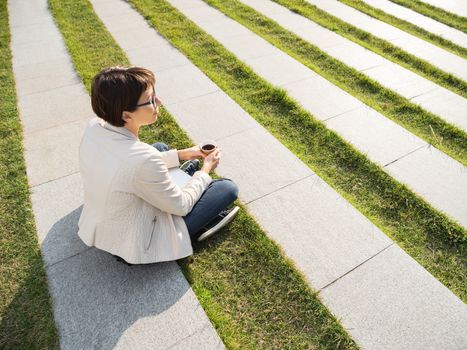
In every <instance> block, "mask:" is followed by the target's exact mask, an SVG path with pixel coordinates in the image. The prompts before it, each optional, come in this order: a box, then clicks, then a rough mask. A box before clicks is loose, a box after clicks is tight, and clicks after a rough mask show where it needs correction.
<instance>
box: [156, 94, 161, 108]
mask: <svg viewBox="0 0 467 350" xmlns="http://www.w3.org/2000/svg"><path fill="white" fill-rule="evenodd" d="M156 104H157V105H158V106H161V105H162V101H161V99H160V98H159V97H157V96H156Z"/></svg>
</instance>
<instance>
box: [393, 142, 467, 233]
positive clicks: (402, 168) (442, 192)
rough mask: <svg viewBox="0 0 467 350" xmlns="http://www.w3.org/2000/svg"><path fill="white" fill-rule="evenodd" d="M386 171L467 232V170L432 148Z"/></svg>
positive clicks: (420, 151)
mask: <svg viewBox="0 0 467 350" xmlns="http://www.w3.org/2000/svg"><path fill="white" fill-rule="evenodd" d="M385 169H386V171H387V172H388V173H389V174H391V175H392V176H393V177H394V178H395V179H397V180H398V181H400V182H401V183H404V184H406V185H407V186H408V187H409V188H411V189H412V190H413V191H414V192H415V193H417V194H419V195H420V196H421V197H423V198H425V199H426V201H427V202H428V203H430V204H431V205H433V207H435V208H436V209H438V210H441V211H443V212H445V213H446V214H447V215H448V216H451V217H452V218H454V219H455V220H456V221H458V222H459V223H460V224H461V225H462V226H464V228H467V200H466V198H467V167H465V166H463V165H462V164H460V163H458V162H456V161H454V160H453V159H452V158H450V157H448V156H447V155H446V154H444V153H442V152H441V151H439V150H438V149H436V148H434V147H429V146H428V147H424V148H421V149H419V150H417V151H416V152H414V153H411V154H409V155H408V156H406V157H403V158H402V159H400V160H398V161H397V162H394V163H392V164H390V165H388V166H387V167H386V168H385Z"/></svg>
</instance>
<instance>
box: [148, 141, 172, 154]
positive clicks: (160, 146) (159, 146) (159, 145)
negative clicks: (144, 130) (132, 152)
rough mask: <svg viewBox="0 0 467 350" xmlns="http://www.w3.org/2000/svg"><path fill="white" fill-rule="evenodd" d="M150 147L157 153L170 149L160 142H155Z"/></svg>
mask: <svg viewBox="0 0 467 350" xmlns="http://www.w3.org/2000/svg"><path fill="white" fill-rule="evenodd" d="M152 147H154V148H155V149H157V150H158V151H159V152H167V151H168V150H169V149H170V148H169V146H167V145H166V144H165V143H162V142H156V143H154V144H153V145H152Z"/></svg>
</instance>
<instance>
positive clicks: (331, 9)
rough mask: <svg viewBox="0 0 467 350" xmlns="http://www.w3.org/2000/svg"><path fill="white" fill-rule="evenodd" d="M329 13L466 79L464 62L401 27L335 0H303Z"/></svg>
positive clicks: (466, 72) (466, 62)
mask: <svg viewBox="0 0 467 350" xmlns="http://www.w3.org/2000/svg"><path fill="white" fill-rule="evenodd" d="M306 1H307V2H309V3H310V4H312V5H316V6H317V7H319V8H321V9H322V10H324V11H326V12H328V13H329V14H331V15H333V16H335V17H337V18H340V19H341V20H343V21H344V22H347V23H349V24H352V25H353V26H355V27H357V28H360V29H362V30H364V31H366V32H368V33H371V34H373V35H374V36H376V37H378V38H381V39H384V40H387V41H389V42H390V43H392V44H394V45H395V46H398V47H400V48H401V49H403V50H405V51H407V52H409V53H411V54H413V55H415V56H417V57H419V58H421V59H423V60H425V61H427V62H429V63H431V64H432V65H434V66H436V67H438V68H440V69H441V70H443V71H445V72H447V73H451V74H453V75H455V76H457V77H458V78H461V79H463V80H467V61H466V60H465V59H463V58H461V57H459V56H457V55H455V54H453V53H450V52H448V51H445V50H443V49H442V48H440V47H438V46H436V45H433V44H430V43H428V42H426V41H424V40H423V39H420V38H418V37H415V36H413V35H411V34H409V33H407V32H404V31H403V30H401V29H398V28H395V27H393V26H391V25H389V24H387V23H384V22H382V21H380V20H377V19H375V18H373V17H370V16H368V15H366V14H364V13H362V12H360V11H358V10H356V9H354V8H352V7H350V6H347V5H345V4H343V3H341V2H339V1H337V0H306Z"/></svg>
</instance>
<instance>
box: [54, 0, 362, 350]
mask: <svg viewBox="0 0 467 350" xmlns="http://www.w3.org/2000/svg"><path fill="white" fill-rule="evenodd" d="M49 4H50V6H51V9H52V12H53V15H54V17H55V20H56V22H57V23H58V25H59V27H60V29H61V31H62V34H63V36H64V39H65V42H66V45H67V47H68V50H69V52H70V54H71V56H72V59H73V62H74V65H75V68H76V70H77V71H78V72H79V74H80V76H81V77H84V78H83V83H84V84H85V86H86V87H87V89H88V91H89V86H90V81H91V78H92V76H93V75H94V74H95V73H97V72H98V71H99V70H100V69H101V68H103V67H106V66H109V65H115V64H120V65H128V64H129V61H128V59H127V58H126V57H125V54H124V53H123V52H122V50H121V49H120V48H119V47H118V46H117V44H116V43H115V41H114V40H113V38H112V37H111V36H110V34H109V33H108V32H107V30H106V29H105V28H104V26H103V24H102V22H101V21H100V20H99V19H98V18H97V16H96V15H95V13H94V12H93V9H92V6H91V5H90V4H89V2H88V1H87V0H79V1H77V0H49ZM83 38H86V40H83ZM109 57H112V58H109ZM91 63H92V65H91ZM141 139H142V140H143V141H146V142H154V141H155V140H157V141H162V142H165V143H167V144H169V145H171V146H172V147H175V148H184V147H188V146H190V145H191V141H190V140H189V138H188V137H187V135H186V134H185V133H184V132H183V131H182V130H181V129H180V128H179V127H178V125H177V124H176V122H175V120H174V119H173V118H172V117H171V116H170V115H169V113H168V112H167V111H165V110H163V112H162V115H161V116H160V117H159V119H158V123H157V125H156V126H151V127H146V128H144V130H142V135H141ZM198 248H199V250H198V251H197V253H196V254H195V255H194V257H193V258H192V259H183V260H181V261H180V262H179V263H180V266H181V267H182V270H183V271H184V273H185V275H186V276H187V279H188V280H189V282H190V284H191V285H192V287H193V290H194V291H195V293H196V295H197V297H198V299H199V301H200V302H201V304H202V306H203V308H204V309H205V310H206V312H207V314H208V316H209V317H210V319H211V321H212V322H213V324H214V325H215V326H216V328H217V331H218V333H219V334H220V336H221V337H222V339H223V341H224V342H225V344H226V345H227V347H228V348H231V349H256V348H271V349H356V348H357V346H356V345H355V343H354V342H353V340H351V339H350V337H349V336H348V334H347V333H346V332H345V331H344V330H343V328H342V326H340V325H339V323H338V322H337V321H336V320H335V319H334V317H333V316H332V315H331V314H330V313H329V312H328V311H327V309H326V308H325V307H324V306H323V305H322V304H321V302H320V300H319V298H318V296H317V294H316V293H314V292H313V291H311V290H310V288H309V287H308V286H307V284H306V282H305V280H304V278H303V277H302V276H301V275H300V274H299V273H298V272H296V270H295V269H294V267H293V265H292V264H291V263H290V262H289V261H288V260H287V259H285V258H284V257H283V254H282V253H281V251H280V249H279V248H278V247H277V246H276V245H275V244H274V243H272V242H271V241H270V240H269V239H268V238H267V237H266V235H265V234H264V232H262V231H261V229H260V228H259V227H258V225H257V224H256V223H255V221H254V220H253V219H252V218H251V217H250V216H249V215H248V214H247V212H246V210H245V208H242V210H241V211H240V214H239V216H238V217H237V219H236V220H235V222H234V223H233V224H232V225H231V226H230V227H229V228H228V230H227V231H226V230H224V232H223V233H222V234H220V235H219V236H217V235H216V237H215V238H214V239H212V240H209V241H208V242H207V243H206V244H203V245H200V246H199V247H198Z"/></svg>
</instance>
